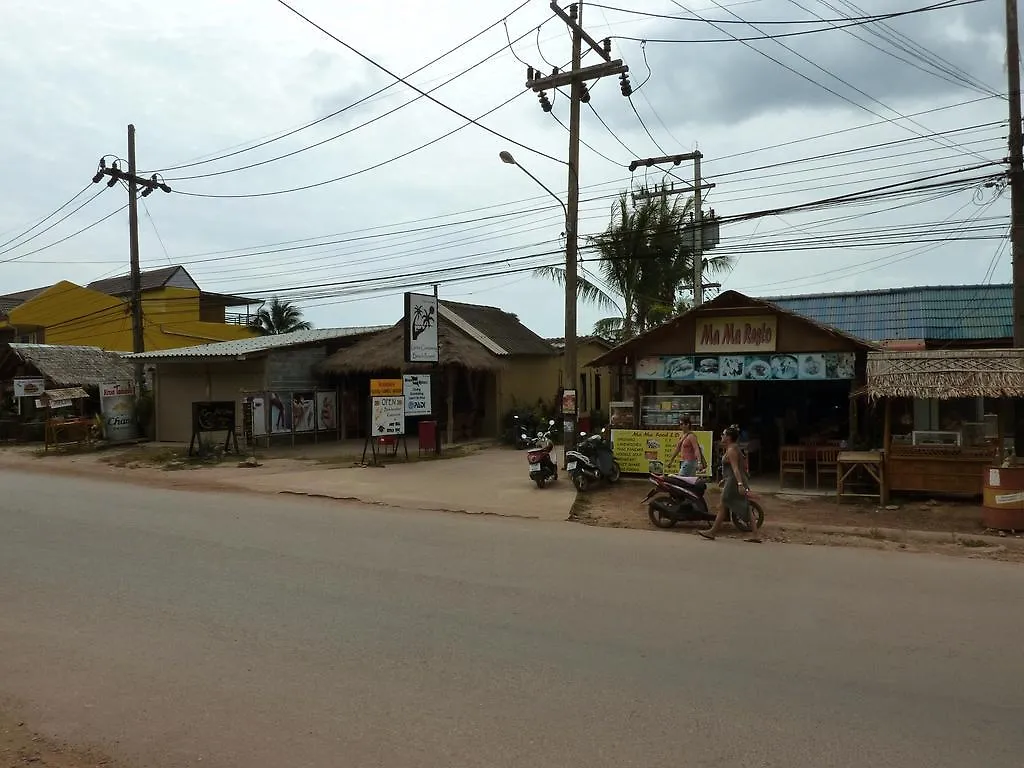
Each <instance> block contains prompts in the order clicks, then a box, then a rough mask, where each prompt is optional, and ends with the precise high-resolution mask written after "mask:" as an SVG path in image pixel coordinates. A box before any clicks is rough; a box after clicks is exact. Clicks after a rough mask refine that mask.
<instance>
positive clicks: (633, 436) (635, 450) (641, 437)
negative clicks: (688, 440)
mask: <svg viewBox="0 0 1024 768" xmlns="http://www.w3.org/2000/svg"><path fill="white" fill-rule="evenodd" d="M682 434H683V433H682V432H680V431H679V430H655V429H613V430H612V453H613V454H614V455H615V459H616V461H618V462H619V466H620V467H621V468H622V471H623V472H625V473H626V474H635V475H641V474H642V475H646V474H650V473H652V472H655V473H660V474H675V473H677V472H678V471H679V465H680V464H681V463H682V462H681V460H680V459H679V457H678V456H677V457H676V460H675V462H674V463H673V465H672V466H669V465H668V460H669V458H670V457H671V456H672V452H673V451H674V450H675V448H676V443H677V442H678V441H679V438H680V437H682ZM693 434H695V435H696V436H697V442H698V444H699V445H700V449H701V452H702V453H703V454H704V461H705V462H707V466H706V467H705V468H704V472H702V473H701V475H700V476H701V477H710V476H711V470H712V467H711V464H712V462H713V461H714V456H713V454H712V453H711V450H712V443H713V440H714V434H713V433H712V432H694V433H693Z"/></svg>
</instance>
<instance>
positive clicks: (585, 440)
mask: <svg viewBox="0 0 1024 768" xmlns="http://www.w3.org/2000/svg"><path fill="white" fill-rule="evenodd" d="M565 468H566V470H567V471H568V472H569V477H571V478H572V484H573V485H575V486H576V490H577V491H580V492H584V491H587V490H588V489H590V488H592V487H594V485H596V484H597V483H599V482H601V481H604V482H608V483H617V482H619V478H620V477H621V476H622V469H621V467H619V462H617V461H616V460H615V454H614V453H612V447H611V445H610V444H609V443H608V441H607V440H605V439H604V435H603V434H601V433H598V434H596V435H590V436H589V437H588V436H587V433H586V432H581V433H580V440H579V442H578V443H577V444H576V450H574V451H567V452H566V454H565Z"/></svg>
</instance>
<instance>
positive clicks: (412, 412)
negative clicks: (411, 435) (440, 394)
mask: <svg viewBox="0 0 1024 768" xmlns="http://www.w3.org/2000/svg"><path fill="white" fill-rule="evenodd" d="M402 389H403V391H404V392H405V415H406V416H429V415H430V414H431V413H433V409H432V408H431V403H430V376H428V375H422V374H421V375H407V376H403V377H402Z"/></svg>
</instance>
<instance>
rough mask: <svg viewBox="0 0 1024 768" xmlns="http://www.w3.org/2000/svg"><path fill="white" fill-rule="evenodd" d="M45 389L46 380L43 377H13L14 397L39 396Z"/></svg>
mask: <svg viewBox="0 0 1024 768" xmlns="http://www.w3.org/2000/svg"><path fill="white" fill-rule="evenodd" d="M45 389H46V382H45V381H44V380H43V379H26V378H22V379H15V380H14V396H15V397H39V395H41V394H43V390H45Z"/></svg>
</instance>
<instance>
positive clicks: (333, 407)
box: [316, 391, 338, 432]
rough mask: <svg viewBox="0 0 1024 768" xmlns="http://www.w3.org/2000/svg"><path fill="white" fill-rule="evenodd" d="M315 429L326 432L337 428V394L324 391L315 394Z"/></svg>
mask: <svg viewBox="0 0 1024 768" xmlns="http://www.w3.org/2000/svg"><path fill="white" fill-rule="evenodd" d="M316 428H317V429H318V430H319V431H321V432H327V431H331V430H335V429H337V428H338V393H337V392H334V391H324V392H317V393H316Z"/></svg>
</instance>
